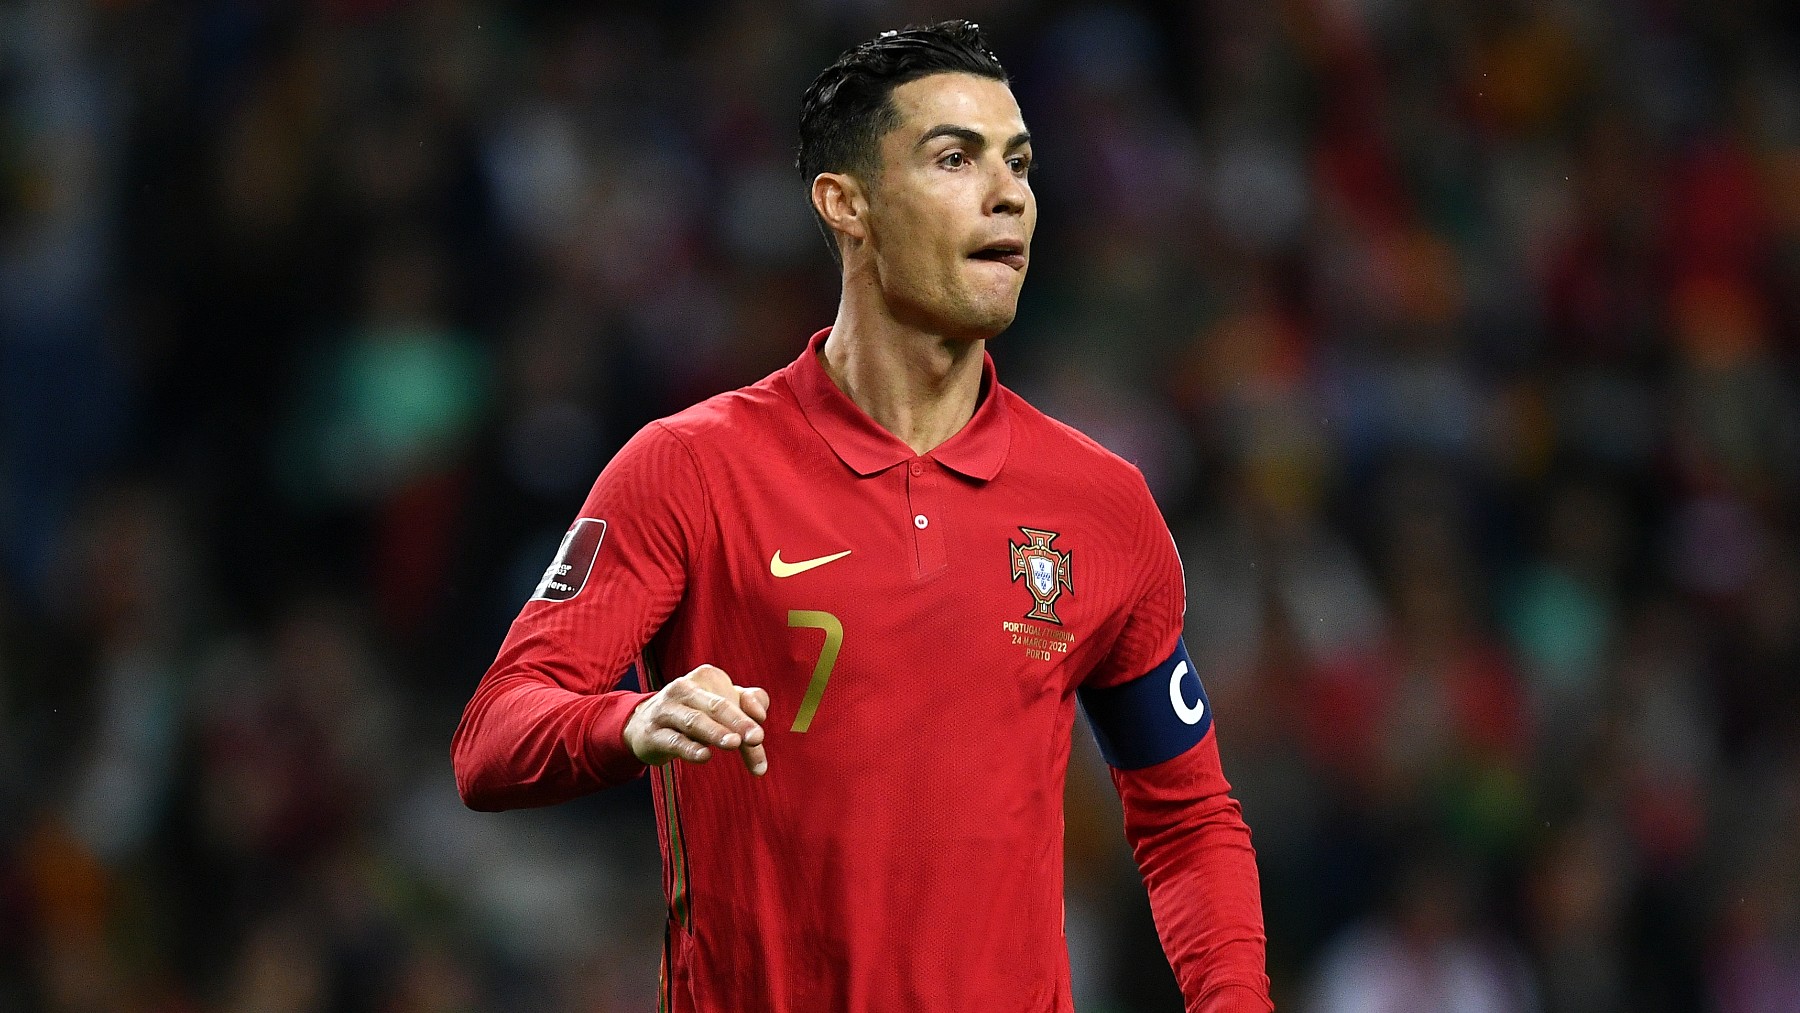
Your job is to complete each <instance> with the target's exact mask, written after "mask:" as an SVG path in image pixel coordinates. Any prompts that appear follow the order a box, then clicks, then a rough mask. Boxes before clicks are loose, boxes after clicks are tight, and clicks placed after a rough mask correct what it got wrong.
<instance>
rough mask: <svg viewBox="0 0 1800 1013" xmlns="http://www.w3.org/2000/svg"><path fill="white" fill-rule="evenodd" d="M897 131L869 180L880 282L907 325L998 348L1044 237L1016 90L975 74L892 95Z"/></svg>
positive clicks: (912, 85)
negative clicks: (1038, 239)
mask: <svg viewBox="0 0 1800 1013" xmlns="http://www.w3.org/2000/svg"><path fill="white" fill-rule="evenodd" d="M892 101H893V104H894V108H895V110H896V111H897V112H898V113H899V117H900V126H899V127H897V128H896V129H894V130H891V131H889V132H888V134H887V136H886V137H883V138H882V139H881V150H880V157H881V170H880V172H879V173H878V174H877V175H876V178H875V179H873V180H871V181H870V182H869V187H868V190H869V211H868V228H869V235H868V247H867V252H868V253H869V254H870V256H871V258H872V263H873V267H874V270H875V278H876V283H877V284H878V285H879V286H880V288H881V291H882V293H883V296H884V298H885V299H886V302H887V304H888V307H889V309H890V310H891V311H892V312H893V313H894V315H895V317H896V318H897V319H898V320H900V321H901V322H903V323H909V324H913V325H915V326H918V327H920V328H922V329H924V330H929V331H936V332H939V333H943V334H946V335H950V336H955V337H960V338H990V337H993V336H994V335H996V334H998V333H1000V332H1001V331H1003V330H1005V329H1006V327H1007V326H1008V325H1009V324H1011V323H1012V320H1013V315H1014V314H1015V313H1016V312H1018V306H1019V288H1020V286H1022V285H1023V284H1024V282H1025V268H1026V264H1027V262H1028V260H1029V258H1030V255H1031V234H1032V232H1033V231H1034V230H1035V229H1036V228H1037V198H1036V197H1035V196H1034V195H1033V194H1032V192H1031V185H1030V182H1029V180H1028V179H1027V178H1026V172H1027V170H1029V169H1030V167H1031V136H1030V135H1029V134H1028V133H1026V131H1025V121H1024V119H1023V117H1021V116H1020V114H1019V104H1018V103H1017V102H1016V101H1014V100H1013V95H1012V89H1010V88H1008V87H1007V86H1006V85H1005V84H1003V83H1001V82H999V81H995V80H992V79H991V78H985V77H978V76H975V75H973V74H959V73H946V74H933V75H931V76H929V77H922V78H919V79H918V80H916V81H909V82H907V83H906V84H903V85H901V86H900V87H898V88H895V89H894V91H893V94H892Z"/></svg>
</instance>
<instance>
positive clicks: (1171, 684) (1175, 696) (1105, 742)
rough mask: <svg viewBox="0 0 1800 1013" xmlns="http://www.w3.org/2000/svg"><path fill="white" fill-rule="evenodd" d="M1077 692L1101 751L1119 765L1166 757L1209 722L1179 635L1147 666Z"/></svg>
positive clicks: (1192, 741)
mask: <svg viewBox="0 0 1800 1013" xmlns="http://www.w3.org/2000/svg"><path fill="white" fill-rule="evenodd" d="M1080 696H1081V708H1082V710H1085V711H1087V717H1088V724H1089V725H1091V726H1093V729H1094V738H1095V739H1096V740H1098V741H1099V743H1100V753H1101V755H1102V756H1105V757H1106V762H1107V763H1109V764H1111V765H1112V766H1113V767H1115V768H1117V769H1119V770H1137V769H1139V768H1142V767H1150V766H1154V765H1156V764H1158V763H1161V762H1163V761H1164V760H1172V759H1174V758H1175V757H1177V756H1180V755H1181V754H1182V753H1185V752H1187V751H1188V750H1189V749H1192V748H1193V747H1194V746H1195V745H1197V744H1198V743H1199V742H1200V740H1201V739H1204V738H1206V731H1207V729H1209V728H1211V727H1212V708H1211V707H1210V706H1209V705H1208V704H1207V702H1206V689H1205V687H1203V686H1201V685H1200V673H1198V672H1196V671H1194V665H1193V662H1192V661H1191V660H1189V658H1188V652H1187V644H1186V643H1184V642H1182V641H1180V640H1177V641H1176V642H1175V653H1174V654H1171V655H1169V657H1168V660H1166V661H1164V662H1163V663H1162V664H1160V665H1157V666H1156V667H1155V668H1153V669H1151V670H1150V671H1149V672H1146V673H1145V674H1143V675H1140V676H1138V677H1137V678H1135V679H1133V680H1131V681H1130V682H1125V683H1120V684H1119V685H1117V686H1109V687H1107V688H1105V689H1083V690H1081V693H1080Z"/></svg>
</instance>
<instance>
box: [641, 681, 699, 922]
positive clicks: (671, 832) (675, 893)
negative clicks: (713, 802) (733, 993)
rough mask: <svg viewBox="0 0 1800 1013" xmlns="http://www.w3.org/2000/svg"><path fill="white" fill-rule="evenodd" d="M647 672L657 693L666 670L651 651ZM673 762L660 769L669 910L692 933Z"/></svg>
mask: <svg viewBox="0 0 1800 1013" xmlns="http://www.w3.org/2000/svg"><path fill="white" fill-rule="evenodd" d="M643 661H644V673H645V676H646V678H647V679H648V680H649V683H650V685H651V687H652V689H653V690H656V689H661V688H662V686H663V680H662V670H661V669H660V668H659V667H658V666H657V664H656V662H655V660H654V659H653V658H652V657H651V654H650V650H649V648H647V647H646V648H645V649H644V654H643ZM676 762H677V761H670V762H668V763H665V764H663V765H662V766H661V767H658V768H657V776H658V778H660V779H661V781H662V786H663V797H664V799H666V800H667V801H666V804H665V814H666V816H667V818H668V842H669V866H670V868H669V876H670V890H669V909H670V911H671V912H672V913H673V914H674V916H675V920H676V921H677V922H679V923H680V924H681V927H682V928H684V929H686V930H688V931H689V932H692V931H693V930H694V918H693V912H692V910H691V908H690V906H689V897H690V896H691V894H690V891H689V889H688V887H689V878H688V854H687V834H686V833H685V832H684V831H683V830H682V819H681V800H680V797H679V793H678V792H677V790H676V785H677V784H678V783H679V780H678V778H677V777H676V772H675V764H676Z"/></svg>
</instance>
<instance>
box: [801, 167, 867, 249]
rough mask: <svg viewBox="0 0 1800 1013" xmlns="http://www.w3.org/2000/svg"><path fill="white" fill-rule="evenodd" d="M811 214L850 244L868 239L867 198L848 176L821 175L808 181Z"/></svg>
mask: <svg viewBox="0 0 1800 1013" xmlns="http://www.w3.org/2000/svg"><path fill="white" fill-rule="evenodd" d="M812 205H813V210H814V211H817V212H818V213H819V220H820V221H822V222H824V223H825V227H826V228H829V229H830V230H831V231H833V232H835V233H837V234H838V235H839V236H843V237H848V238H849V239H850V241H851V242H852V243H853V244H854V243H860V242H862V241H863V240H865V239H867V238H869V197H868V193H867V191H865V190H864V189H863V185H862V181H861V180H859V179H857V178H856V177H855V176H852V175H850V174H849V173H843V172H821V173H819V174H818V175H817V176H814V177H813V181H812Z"/></svg>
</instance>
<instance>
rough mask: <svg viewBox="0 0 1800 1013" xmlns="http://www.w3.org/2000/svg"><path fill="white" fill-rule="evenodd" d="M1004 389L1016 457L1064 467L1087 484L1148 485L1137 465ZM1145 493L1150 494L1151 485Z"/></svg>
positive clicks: (1014, 392)
mask: <svg viewBox="0 0 1800 1013" xmlns="http://www.w3.org/2000/svg"><path fill="white" fill-rule="evenodd" d="M1000 389H1001V391H1002V392H1003V396H1005V397H1006V398H1008V404H1007V408H1008V413H1009V414H1010V415H1011V416H1012V418H1013V433H1014V445H1013V449H1012V454H1015V455H1018V454H1022V455H1024V456H1026V457H1027V458H1035V459H1038V460H1044V461H1056V462H1058V463H1059V464H1060V465H1061V467H1059V468H1058V469H1057V470H1058V471H1060V472H1062V473H1064V474H1067V475H1070V476H1072V477H1076V478H1078V479H1081V480H1084V481H1091V482H1094V483H1098V484H1104V485H1107V486H1113V487H1116V486H1117V485H1118V483H1121V482H1123V483H1128V484H1129V485H1132V486H1145V482H1144V474H1143V472H1142V471H1140V470H1138V466H1137V465H1135V464H1133V463H1131V462H1130V461H1128V460H1126V459H1125V458H1123V457H1120V456H1119V455H1118V454H1115V453H1113V452H1112V451H1111V450H1108V449H1107V448H1106V447H1104V446H1102V445H1101V444H1100V441H1098V440H1096V439H1094V438H1093V437H1091V436H1089V435H1088V434H1086V433H1084V432H1082V431H1081V430H1079V429H1077V428H1075V427H1074V426H1072V425H1069V424H1068V423H1067V422H1064V421H1062V420H1061V419H1058V418H1054V417H1052V416H1050V415H1047V414H1045V413H1044V412H1043V411H1042V410H1041V409H1039V408H1038V407H1037V406H1036V405H1033V404H1032V403H1031V402H1029V401H1027V400H1025V398H1023V397H1021V396H1020V395H1019V393H1018V392H1017V391H1014V390H1012V389H1011V388H1008V387H1006V386H1002V387H1001V388H1000ZM1009 456H1011V455H1009ZM1145 491H1146V493H1147V492H1148V487H1147V486H1145Z"/></svg>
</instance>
